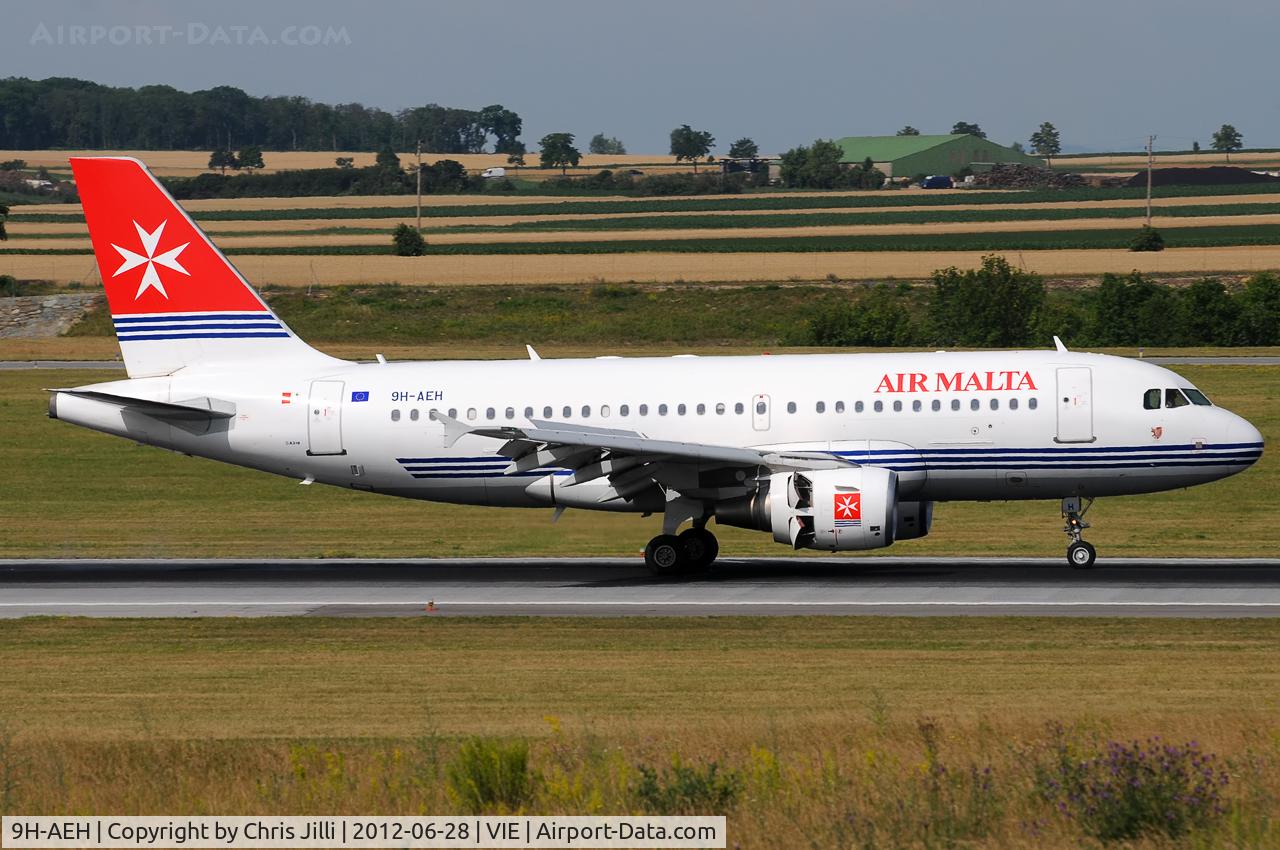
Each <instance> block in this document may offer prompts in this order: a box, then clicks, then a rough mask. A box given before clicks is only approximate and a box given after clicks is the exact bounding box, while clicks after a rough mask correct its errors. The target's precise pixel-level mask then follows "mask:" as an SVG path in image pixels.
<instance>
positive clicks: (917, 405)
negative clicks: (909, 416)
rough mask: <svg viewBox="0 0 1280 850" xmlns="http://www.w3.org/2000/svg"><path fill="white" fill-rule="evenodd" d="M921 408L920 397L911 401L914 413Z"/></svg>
mask: <svg viewBox="0 0 1280 850" xmlns="http://www.w3.org/2000/svg"><path fill="white" fill-rule="evenodd" d="M920 408H921V404H920V399H916V400H915V401H913V402H911V410H912V412H913V413H919V412H920Z"/></svg>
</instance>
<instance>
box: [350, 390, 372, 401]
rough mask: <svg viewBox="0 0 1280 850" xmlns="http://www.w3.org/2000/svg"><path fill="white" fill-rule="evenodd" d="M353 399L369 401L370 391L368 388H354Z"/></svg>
mask: <svg viewBox="0 0 1280 850" xmlns="http://www.w3.org/2000/svg"><path fill="white" fill-rule="evenodd" d="M351 400H352V401H368V400H369V391H368V390H352V391H351Z"/></svg>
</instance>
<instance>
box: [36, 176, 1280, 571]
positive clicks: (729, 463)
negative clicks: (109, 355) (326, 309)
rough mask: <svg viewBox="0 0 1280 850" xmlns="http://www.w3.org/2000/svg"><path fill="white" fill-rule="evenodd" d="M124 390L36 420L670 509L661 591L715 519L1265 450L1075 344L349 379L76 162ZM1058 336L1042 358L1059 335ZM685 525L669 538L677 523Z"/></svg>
mask: <svg viewBox="0 0 1280 850" xmlns="http://www.w3.org/2000/svg"><path fill="white" fill-rule="evenodd" d="M71 164H72V167H73V169H74V171H75V177H76V184H77V186H78V187H79V191H80V196H81V199H82V201H83V204H84V214H85V218H86V220H87V222H88V226H89V233H90V236H91V238H92V241H93V247H94V252H95V253H96V255H97V260H98V267H99V269H100V271H101V273H102V279H103V281H104V284H105V287H106V291H107V298H108V303H109V306H110V309H111V315H112V319H113V321H114V323H115V328H116V335H117V337H118V338H119V341H120V349H121V351H122V353H123V355H124V362H125V366H126V368H127V370H128V376H129V377H128V380H124V381H110V382H107V383H101V384H91V385H88V386H82V387H75V388H71V389H56V390H52V391H51V392H52V396H51V397H50V401H49V415H50V416H51V417H52V418H54V419H60V420H63V421H65V422H71V423H73V424H76V425H82V426H85V427H87V428H92V429H95V430H98V431H103V432H106V433H108V434H115V435H118V436H121V437H127V438H129V439H131V440H136V441H138V442H140V443H146V444H150V445H156V446H163V447H165V448H169V449H173V450H176V451H179V452H185V453H187V454H190V455H196V456H199V457H207V458H212V459H214V460H220V461H224V462H227V463H233V464H237V465H239V466H246V467H251V468H254V469H261V470H264V471H267V472H274V473H276V474H279V475H285V476H290V477H293V478H297V479H300V480H301V481H302V483H304V484H310V483H312V482H320V483H324V484H332V485H334V486H337V487H349V488H353V489H356V490H367V491H370V492H374V493H386V494H389V495H393V496H404V497H407V498H413V499H424V500H429V501H439V502H456V503H461V504H471V505H490V506H495V507H509V508H515V507H523V508H536V507H545V508H554V509H555V510H556V511H557V515H558V512H559V511H561V510H563V509H565V508H580V509H583V510H593V511H623V512H632V513H642V514H644V515H646V516H648V515H649V514H660V515H661V516H662V533H661V534H660V535H658V536H657V537H654V538H653V539H652V540H651V541H650V542H649V544H648V546H647V547H646V549H645V560H646V562H647V563H648V565H649V566H650V568H651V569H653V570H654V571H655V572H657V573H660V574H673V573H681V572H686V571H690V570H694V569H700V568H704V567H707V566H709V565H710V564H711V562H712V561H713V560H714V559H715V557H716V554H717V551H718V545H717V543H716V538H715V537H714V536H713V535H712V533H711V532H710V531H709V530H708V529H707V524H708V522H709V521H710V520H711V519H712V518H714V519H715V520H716V522H717V523H719V524H722V525H732V526H738V527H742V528H749V529H755V530H759V531H764V532H768V533H770V534H772V535H773V538H774V540H776V541H777V542H779V543H782V544H786V545H788V546H791V547H793V548H796V549H800V548H810V549H824V550H834V551H847V550H864V549H878V548H882V547H885V546H889V545H891V544H892V543H893V542H894V541H896V540H909V539H913V538H917V537H923V536H924V535H926V534H928V533H929V527H930V523H931V521H932V517H933V505H934V503H935V502H937V501H963V500H981V501H987V500H1009V499H1057V500H1061V513H1062V515H1063V517H1064V518H1065V520H1066V527H1065V531H1066V533H1067V535H1068V536H1069V538H1070V544H1069V547H1068V549H1067V559H1068V562H1069V563H1070V564H1072V565H1073V566H1076V567H1088V566H1091V565H1092V564H1093V562H1094V558H1095V551H1094V548H1093V547H1092V546H1091V545H1090V544H1088V543H1086V542H1085V541H1084V540H1083V539H1082V537H1081V533H1082V531H1083V530H1084V529H1085V528H1087V527H1088V524H1087V523H1086V522H1085V521H1084V515H1085V511H1086V510H1087V509H1088V506H1089V505H1091V504H1092V500H1093V499H1094V498H1095V497H1098V496H1116V495H1124V494H1132V493H1150V492H1155V491H1159V490H1172V489H1176V488H1181V487H1188V486H1191V485H1194V484H1203V483H1205V482H1208V481H1214V480H1217V479H1220V478H1225V477H1227V476H1229V475H1234V474H1236V473H1238V472H1241V471H1243V470H1244V469H1246V468H1247V467H1249V466H1250V465H1251V464H1253V463H1255V462H1256V461H1257V460H1258V458H1259V457H1261V455H1262V448H1263V444H1262V435H1261V434H1260V433H1259V432H1258V430H1257V429H1256V428H1254V427H1253V425H1251V424H1250V423H1249V422H1247V421H1246V420H1244V419H1243V418H1241V417H1239V416H1237V415H1235V414H1234V413H1231V412H1230V411H1227V410H1224V409H1222V408H1220V407H1216V406H1214V405H1213V404H1212V403H1211V402H1210V401H1209V399H1208V398H1206V397H1205V395H1204V394H1203V393H1201V392H1200V391H1199V390H1197V389H1196V388H1195V387H1194V386H1192V385H1191V383H1190V382H1188V381H1187V380H1186V379H1185V378H1182V377H1180V376H1179V375H1177V374H1175V373H1173V372H1171V371H1169V370H1167V369H1163V368H1160V367H1158V366H1154V365H1152V364H1149V363H1144V362H1140V361H1134V360H1128V359H1124V358H1119V357H1109V356H1103V355H1096V354H1078V353H1074V352H1069V351H1067V350H1066V349H1065V348H1064V347H1063V346H1062V344H1061V343H1060V342H1058V343H1057V350H1054V351H989V352H933V353H918V354H821V355H819V354H813V355H801V356H759V357H692V356H677V357H662V358H626V359H622V358H616V357H601V358H596V359H586V360H577V359H575V360H541V359H539V358H538V357H537V355H536V353H534V351H533V349H532V348H530V349H529V355H530V357H529V359H528V360H505V361H443V362H405V363H387V362H385V361H383V359H382V358H381V357H379V358H378V362H377V363H353V362H348V361H344V360H338V359H335V358H333V357H329V356H327V355H325V354H322V353H320V352H318V351H316V350H315V349H313V348H311V347H310V346H308V345H307V344H306V343H305V342H303V341H302V340H301V339H299V338H298V337H297V336H295V335H294V334H293V332H292V331H290V330H289V328H288V327H287V326H286V325H285V324H284V322H282V321H281V320H280V319H279V317H277V316H276V315H275V314H274V313H273V312H272V311H271V309H270V308H269V307H268V306H267V305H266V304H265V303H264V302H263V301H262V299H261V298H259V297H258V295H257V293H255V292H254V290H253V289H252V288H251V287H250V286H249V284H248V283H247V282H246V281H245V279H244V278H243V277H241V276H240V274H239V273H238V272H237V271H236V270H235V268H234V267H233V266H232V265H231V263H230V262H228V260H227V258H226V257H225V256H223V254H222V253H221V252H220V251H219V250H218V249H217V248H216V247H214V245H213V243H212V242H211V241H210V240H209V238H208V237H207V236H206V235H205V234H204V232H203V231H201V230H200V228H199V227H197V226H196V224H195V222H193V221H192V220H191V218H190V216H188V215H187V214H186V212H185V211H184V210H183V209H182V208H181V207H180V206H178V204H177V203H176V202H175V201H174V200H173V198H172V197H171V196H170V195H169V194H168V192H166V191H165V189H164V188H163V187H162V186H161V185H160V184H159V183H158V182H157V181H156V180H155V178H154V177H152V175H151V174H150V172H148V171H147V169H146V168H145V167H144V166H143V165H142V163H140V162H138V161H137V160H134V159H129V158H126V157H101V158H75V159H72V160H71ZM1055 342H1057V340H1055ZM685 523H689V524H690V527H689V528H688V529H687V530H685V531H684V532H682V533H679V534H677V532H678V531H679V529H680V528H681V526H683V525H684V524H685Z"/></svg>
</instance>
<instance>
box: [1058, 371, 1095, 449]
mask: <svg viewBox="0 0 1280 850" xmlns="http://www.w3.org/2000/svg"><path fill="white" fill-rule="evenodd" d="M1057 402H1058V436H1057V437H1056V438H1055V439H1056V440H1057V442H1059V443H1092V442H1093V441H1094V436H1093V373H1092V371H1091V370H1090V369H1089V367H1088V366H1064V367H1062V368H1061V369H1059V370H1058V398H1057Z"/></svg>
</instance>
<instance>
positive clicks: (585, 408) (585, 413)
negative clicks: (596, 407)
mask: <svg viewBox="0 0 1280 850" xmlns="http://www.w3.org/2000/svg"><path fill="white" fill-rule="evenodd" d="M590 417H591V405H589V404H584V405H582V418H583V419H589V418H590Z"/></svg>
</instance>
